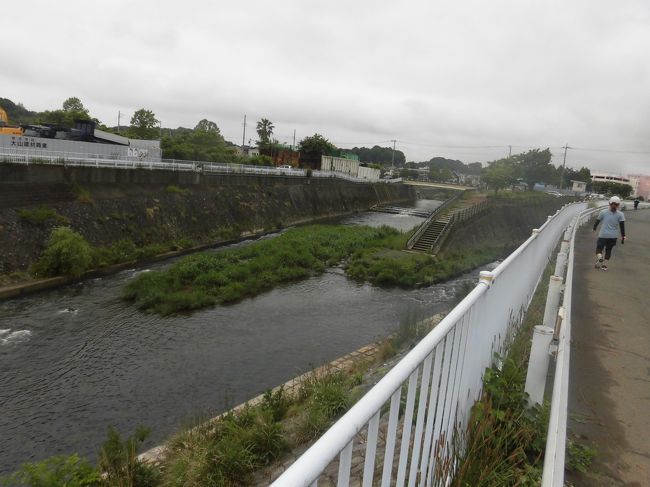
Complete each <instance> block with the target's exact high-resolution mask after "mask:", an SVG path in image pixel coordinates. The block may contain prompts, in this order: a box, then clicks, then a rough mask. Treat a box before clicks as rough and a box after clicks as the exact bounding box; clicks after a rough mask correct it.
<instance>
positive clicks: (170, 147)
mask: <svg viewBox="0 0 650 487" xmlns="http://www.w3.org/2000/svg"><path fill="white" fill-rule="evenodd" d="M152 130H153V131H154V132H158V131H157V130H156V129H152ZM160 147H161V148H162V150H163V157H165V158H168V159H183V160H192V161H212V162H241V161H240V159H239V158H238V157H237V155H236V154H235V151H234V149H233V148H232V147H229V146H228V144H227V143H226V141H225V139H224V138H223V136H222V135H221V131H220V130H219V127H218V126H217V124H216V123H214V122H211V121H210V120H206V119H203V120H201V121H199V123H198V124H197V125H196V127H194V129H188V128H183V127H179V128H177V129H175V130H173V131H172V130H169V129H165V130H164V135H163V137H162V139H161V141H160Z"/></svg>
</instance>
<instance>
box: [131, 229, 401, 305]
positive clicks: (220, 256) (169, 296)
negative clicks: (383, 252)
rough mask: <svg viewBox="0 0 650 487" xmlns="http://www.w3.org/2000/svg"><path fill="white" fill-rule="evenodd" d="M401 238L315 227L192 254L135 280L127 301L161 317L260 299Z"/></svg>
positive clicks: (379, 231) (386, 233)
mask: <svg viewBox="0 0 650 487" xmlns="http://www.w3.org/2000/svg"><path fill="white" fill-rule="evenodd" d="M392 238H400V234H399V232H397V230H394V229H391V228H387V227H382V228H370V227H352V226H323V225H313V226H308V227H301V228H295V229H292V230H289V231H287V232H285V233H283V234H282V235H280V236H278V237H276V238H273V239H268V240H262V241H259V242H256V243H254V244H251V245H247V246H245V247H240V248H236V249H228V250H224V251H222V252H210V253H203V254H197V255H192V256H189V257H186V258H185V259H183V260H181V261H179V262H178V263H176V264H174V265H173V266H171V267H170V268H168V269H166V270H164V271H157V272H148V273H147V274H143V275H141V276H139V277H138V278H137V279H135V280H133V281H131V283H129V285H128V286H127V287H126V290H125V293H124V295H125V297H126V298H127V299H130V300H133V301H134V302H135V303H136V305H137V306H138V307H139V308H141V309H144V310H147V311H152V312H156V313H160V314H163V315H165V314H170V313H175V312H179V311H189V310H192V309H197V308H202V307H205V306H210V305H213V304H218V303H219V304H220V303H231V302H235V301H238V300H241V299H242V298H246V297H251V296H255V295H257V294H259V293H261V292H263V291H267V290H269V289H271V288H273V287H274V286H276V285H278V284H281V283H285V282H290V281H295V280H297V279H303V278H305V277H309V276H311V275H315V274H319V273H322V272H323V271H325V269H327V268H328V267H331V266H333V265H336V264H338V263H339V262H341V261H342V260H343V259H344V258H346V257H347V256H349V255H350V254H352V253H353V252H354V250H355V249H359V248H366V247H381V246H382V245H384V242H385V241H387V240H389V239H392Z"/></svg>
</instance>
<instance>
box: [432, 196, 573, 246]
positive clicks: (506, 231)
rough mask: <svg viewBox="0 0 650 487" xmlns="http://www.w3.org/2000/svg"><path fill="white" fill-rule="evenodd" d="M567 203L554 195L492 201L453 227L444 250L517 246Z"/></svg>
mask: <svg viewBox="0 0 650 487" xmlns="http://www.w3.org/2000/svg"><path fill="white" fill-rule="evenodd" d="M566 203H567V200H566V199H564V198H553V197H548V198H534V199H521V200H507V199H505V200H498V199H497V200H494V201H491V202H490V206H489V208H488V210H487V211H486V212H484V213H481V214H480V215H479V216H477V217H476V218H473V219H472V220H470V221H468V222H466V223H463V224H461V225H459V226H458V227H456V228H454V230H453V231H452V232H451V234H450V236H449V238H448V239H447V240H446V241H445V244H444V246H443V249H442V251H443V253H454V252H467V251H473V250H477V249H481V248H484V247H486V246H487V247H501V248H503V249H504V250H508V251H509V250H514V249H515V248H516V247H518V246H519V245H521V244H522V243H523V242H524V241H525V240H526V239H527V238H528V237H530V234H531V231H532V230H533V228H538V227H540V226H541V225H542V224H543V223H544V222H545V221H546V219H547V218H548V216H549V215H552V214H554V213H555V212H556V211H557V210H558V209H560V208H561V207H562V205H564V204H566Z"/></svg>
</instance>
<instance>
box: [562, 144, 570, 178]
mask: <svg viewBox="0 0 650 487" xmlns="http://www.w3.org/2000/svg"><path fill="white" fill-rule="evenodd" d="M567 149H570V147H569V144H568V143H567V144H564V160H563V161H562V171H561V172H560V189H562V188H563V187H564V168H565V167H566V151H567Z"/></svg>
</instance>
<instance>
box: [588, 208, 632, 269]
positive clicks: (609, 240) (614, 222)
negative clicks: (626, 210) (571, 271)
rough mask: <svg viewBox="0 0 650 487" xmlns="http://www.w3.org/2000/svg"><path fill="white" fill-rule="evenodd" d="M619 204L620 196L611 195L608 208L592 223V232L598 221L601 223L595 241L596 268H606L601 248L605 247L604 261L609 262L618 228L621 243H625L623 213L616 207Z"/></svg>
mask: <svg viewBox="0 0 650 487" xmlns="http://www.w3.org/2000/svg"><path fill="white" fill-rule="evenodd" d="M620 204H621V200H620V198H619V197H618V196H612V197H611V198H610V199H609V208H608V209H606V210H603V211H601V212H600V215H598V218H597V219H596V222H595V223H594V232H595V231H596V228H598V224H599V223H602V224H603V225H602V226H601V227H600V233H599V234H598V241H597V242H596V269H599V268H600V269H602V270H604V271H606V270H607V264H606V263H603V249H605V261H606V262H609V258H610V257H611V256H612V249H613V248H614V245H616V239H617V238H618V231H619V229H620V230H621V244H624V243H625V215H624V214H623V212H622V211H620V210H619V209H618V207H619V206H620Z"/></svg>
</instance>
